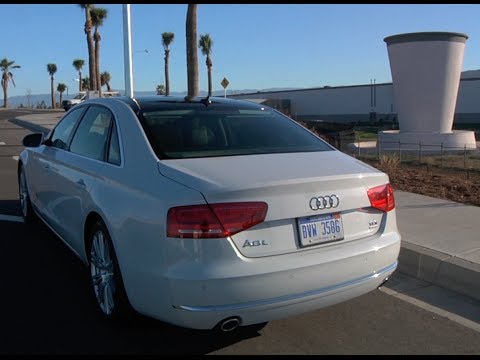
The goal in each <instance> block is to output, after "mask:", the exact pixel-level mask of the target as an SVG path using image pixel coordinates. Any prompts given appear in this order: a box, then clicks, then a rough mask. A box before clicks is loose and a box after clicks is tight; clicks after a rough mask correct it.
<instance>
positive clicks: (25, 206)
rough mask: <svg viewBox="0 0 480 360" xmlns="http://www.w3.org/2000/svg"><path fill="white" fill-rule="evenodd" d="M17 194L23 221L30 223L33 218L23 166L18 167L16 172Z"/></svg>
mask: <svg viewBox="0 0 480 360" xmlns="http://www.w3.org/2000/svg"><path fill="white" fill-rule="evenodd" d="M18 195H19V198H20V208H21V210H22V217H23V221H24V222H25V223H30V222H32V221H33V220H34V218H35V213H34V212H33V208H32V203H31V202H30V195H29V194H28V188H27V179H26V178H25V171H24V169H23V166H21V167H20V171H19V173H18Z"/></svg>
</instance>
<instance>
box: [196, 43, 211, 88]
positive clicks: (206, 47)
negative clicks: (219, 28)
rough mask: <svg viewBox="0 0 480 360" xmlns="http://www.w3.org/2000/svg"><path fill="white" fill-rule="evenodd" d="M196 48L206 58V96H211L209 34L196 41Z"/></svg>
mask: <svg viewBox="0 0 480 360" xmlns="http://www.w3.org/2000/svg"><path fill="white" fill-rule="evenodd" d="M198 46H199V47H200V49H201V50H202V54H203V55H205V56H206V57H207V62H206V64H207V70H208V96H212V65H213V64H212V58H211V57H210V55H212V46H213V40H212V38H211V37H210V34H203V35H200V40H199V41H198Z"/></svg>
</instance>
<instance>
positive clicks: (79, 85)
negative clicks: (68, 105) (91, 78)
mask: <svg viewBox="0 0 480 360" xmlns="http://www.w3.org/2000/svg"><path fill="white" fill-rule="evenodd" d="M78 80H80V82H79V83H78V89H79V90H78V91H82V72H81V71H79V72H78Z"/></svg>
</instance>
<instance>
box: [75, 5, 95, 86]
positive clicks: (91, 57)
mask: <svg viewBox="0 0 480 360" xmlns="http://www.w3.org/2000/svg"><path fill="white" fill-rule="evenodd" d="M78 6H80V7H81V8H82V9H84V10H85V27H84V31H85V34H86V35H87V44H88V74H89V79H90V85H89V88H90V89H92V90H95V89H96V88H97V78H96V76H95V46H94V43H93V37H92V17H91V15H90V12H91V10H92V9H93V7H94V5H93V4H78Z"/></svg>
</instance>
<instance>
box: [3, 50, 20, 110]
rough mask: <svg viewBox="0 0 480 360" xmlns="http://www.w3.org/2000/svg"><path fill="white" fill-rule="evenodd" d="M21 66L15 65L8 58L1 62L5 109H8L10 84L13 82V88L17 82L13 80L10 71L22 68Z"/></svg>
mask: <svg viewBox="0 0 480 360" xmlns="http://www.w3.org/2000/svg"><path fill="white" fill-rule="evenodd" d="M20 67H21V66H20V65H15V61H9V60H8V59H7V58H3V59H2V61H0V69H1V70H2V73H3V74H2V89H3V107H4V108H7V107H8V82H9V81H12V84H13V86H15V81H14V80H13V74H12V72H11V71H10V70H12V69H18V68H20Z"/></svg>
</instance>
